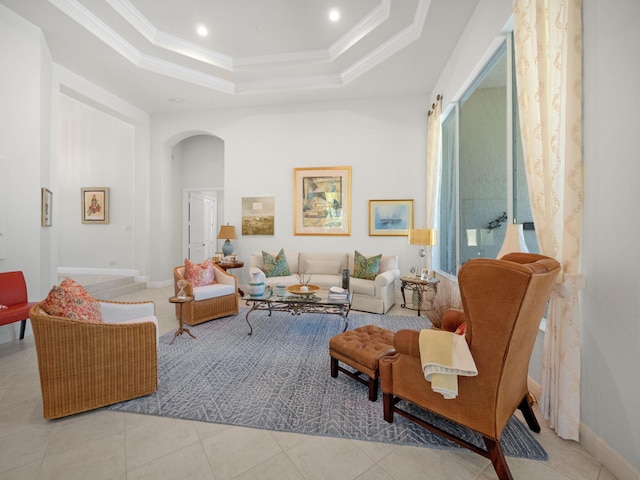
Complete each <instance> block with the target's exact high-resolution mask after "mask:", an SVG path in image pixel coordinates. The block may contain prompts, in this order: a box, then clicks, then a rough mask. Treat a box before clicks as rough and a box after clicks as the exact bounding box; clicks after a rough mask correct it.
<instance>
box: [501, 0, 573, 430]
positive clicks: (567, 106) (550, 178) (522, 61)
mask: <svg viewBox="0 0 640 480" xmlns="http://www.w3.org/2000/svg"><path fill="white" fill-rule="evenodd" d="M514 13H515V25H514V35H515V56H516V79H517V85H518V104H519V109H520V125H521V133H522V142H523V148H524V157H525V168H526V172H527V184H528V186H529V196H530V197H531V209H532V212H533V219H534V222H535V226H536V234H537V239H538V243H539V245H540V251H541V253H542V254H544V255H548V256H550V257H554V258H555V259H557V260H558V261H559V262H560V263H561V265H562V268H563V272H562V275H563V278H562V279H560V281H561V282H562V285H558V288H557V289H556V294H555V295H554V296H553V297H552V299H551V303H550V306H549V311H548V318H547V331H546V335H545V344H544V353H543V367H542V368H543V372H542V398H541V401H540V406H541V410H542V412H543V414H544V416H545V418H548V419H549V423H550V425H551V427H552V428H554V429H555V431H556V432H557V433H558V435H559V436H561V437H563V438H567V439H573V440H578V432H579V427H580V328H579V320H580V317H579V313H580V312H579V305H578V301H579V290H580V287H581V282H582V276H581V275H580V274H579V262H580V240H581V235H582V203H583V171H582V2H581V1H580V0H515V6H514Z"/></svg>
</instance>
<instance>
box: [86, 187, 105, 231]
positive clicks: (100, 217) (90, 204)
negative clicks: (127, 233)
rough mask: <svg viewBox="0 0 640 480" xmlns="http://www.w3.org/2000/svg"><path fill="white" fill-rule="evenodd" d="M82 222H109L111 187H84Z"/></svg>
mask: <svg viewBox="0 0 640 480" xmlns="http://www.w3.org/2000/svg"><path fill="white" fill-rule="evenodd" d="M81 191H82V223H98V224H100V223H109V189H108V188H107V187H93V188H82V189H81Z"/></svg>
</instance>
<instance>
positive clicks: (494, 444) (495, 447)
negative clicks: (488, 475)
mask: <svg viewBox="0 0 640 480" xmlns="http://www.w3.org/2000/svg"><path fill="white" fill-rule="evenodd" d="M482 439H483V440H484V444H485V445H486V446H487V452H488V453H489V459H490V460H491V464H492V465H493V468H494V470H495V471H496V474H497V475H498V478H499V479H500V480H513V477H512V476H511V470H509V466H508V465H507V460H506V459H505V458H504V453H502V447H500V442H498V441H496V440H493V439H492V438H489V437H485V436H483V437H482Z"/></svg>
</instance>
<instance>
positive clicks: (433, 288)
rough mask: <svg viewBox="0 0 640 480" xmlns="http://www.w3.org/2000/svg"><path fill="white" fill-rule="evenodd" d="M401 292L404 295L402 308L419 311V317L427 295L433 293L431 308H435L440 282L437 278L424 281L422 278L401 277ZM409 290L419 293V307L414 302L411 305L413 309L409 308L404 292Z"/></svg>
mask: <svg viewBox="0 0 640 480" xmlns="http://www.w3.org/2000/svg"><path fill="white" fill-rule="evenodd" d="M400 282H401V283H400V292H401V293H402V305H400V306H401V307H402V308H410V309H412V310H418V316H420V307H422V300H423V299H424V298H427V294H428V293H431V294H432V295H431V299H430V300H431V307H433V300H434V299H435V297H436V294H437V293H438V283H440V280H438V279H437V278H431V279H429V280H422V279H421V278H410V277H400ZM405 289H406V290H409V291H410V292H414V291H415V292H417V293H418V305H417V307H416V305H413V300H412V302H411V304H412V305H413V307H407V300H406V299H405V296H404V291H405Z"/></svg>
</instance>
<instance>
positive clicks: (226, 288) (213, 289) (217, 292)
mask: <svg viewBox="0 0 640 480" xmlns="http://www.w3.org/2000/svg"><path fill="white" fill-rule="evenodd" d="M235 293H236V289H235V286H234V285H226V284H224V283H215V284H213V285H203V286H201V287H193V299H194V301H196V302H198V301H200V300H208V299H210V298H217V297H222V296H224V295H234V294H235Z"/></svg>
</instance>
